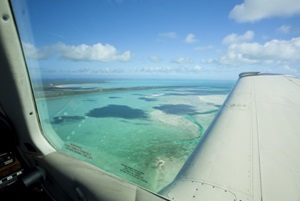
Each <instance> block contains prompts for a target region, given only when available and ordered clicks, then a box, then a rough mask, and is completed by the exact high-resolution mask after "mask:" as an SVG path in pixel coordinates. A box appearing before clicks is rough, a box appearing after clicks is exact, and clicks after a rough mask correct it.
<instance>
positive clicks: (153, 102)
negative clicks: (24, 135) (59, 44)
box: [37, 80, 234, 192]
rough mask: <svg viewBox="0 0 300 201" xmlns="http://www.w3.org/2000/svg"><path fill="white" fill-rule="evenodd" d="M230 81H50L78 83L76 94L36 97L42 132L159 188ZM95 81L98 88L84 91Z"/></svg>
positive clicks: (76, 153)
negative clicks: (83, 83)
mask: <svg viewBox="0 0 300 201" xmlns="http://www.w3.org/2000/svg"><path fill="white" fill-rule="evenodd" d="M233 84H234V83H233V82H228V81H198V80H106V81H105V82H100V83H93V82H87V83H86V84H85V85H82V83H76V81H74V82H73V83H70V81H68V83H67V84H65V85H64V84H63V83H62V82H60V83H59V85H58V86H55V83H54V84H52V85H53V87H58V88H59V90H61V91H60V92H66V91H68V90H74V89H76V91H77V92H76V94H75V95H72V96H70V95H68V96H58V97H52V98H39V99H38V100H37V103H38V110H39V113H40V116H41V122H42V127H43V130H44V134H45V136H46V137H47V138H48V139H49V141H50V142H51V143H52V144H53V145H54V146H55V147H56V148H57V149H59V150H61V151H63V152H66V153H68V154H70V155H72V156H73V157H76V158H79V159H81V160H84V161H87V162H89V163H92V164H94V165H96V166H98V167H100V168H101V169H103V170H105V171H107V172H110V173H112V174H114V175H117V176H119V177H122V178H124V179H126V180H129V181H130V182H133V183H135V184H137V185H140V186H142V187H145V188H147V189H149V190H151V191H154V192H158V191H159V190H160V189H161V188H163V187H164V186H165V185H167V184H168V183H169V182H170V181H172V179H173V178H174V177H175V176H176V174H177V173H178V171H179V170H180V168H181V167H182V165H183V164H184V162H185V161H186V159H187V158H188V156H189V155H190V154H191V152H192V150H193V149H194V147H195V146H196V144H197V143H198V142H199V140H200V139H201V137H202V135H203V134H204V132H205V130H206V129H207V127H208V126H209V124H210V122H211V121H212V120H213V118H214V117H215V115H216V114H217V112H218V110H219V108H220V106H221V105H222V103H223V101H224V100H225V98H226V97H227V95H228V93H229V92H230V90H231V88H232V87H233ZM91 87H93V88H96V89H98V90H97V91H96V92H95V91H94V92H91V93H83V94H81V93H80V90H82V91H84V90H85V89H90V88H91ZM60 94H63V93H60ZM66 94H68V93H66Z"/></svg>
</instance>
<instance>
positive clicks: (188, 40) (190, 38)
mask: <svg viewBox="0 0 300 201" xmlns="http://www.w3.org/2000/svg"><path fill="white" fill-rule="evenodd" d="M184 41H185V42H186V43H195V42H197V41H198V39H197V38H196V36H195V35H194V34H192V33H189V34H188V35H187V36H186V37H185V40H184Z"/></svg>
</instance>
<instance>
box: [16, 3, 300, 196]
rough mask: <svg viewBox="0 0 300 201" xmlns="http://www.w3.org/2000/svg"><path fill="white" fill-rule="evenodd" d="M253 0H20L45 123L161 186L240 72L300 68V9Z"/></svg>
mask: <svg viewBox="0 0 300 201" xmlns="http://www.w3.org/2000/svg"><path fill="white" fill-rule="evenodd" d="M288 1H289V0H287V2H288ZM252 2H253V4H251V6H250V4H249V3H248V1H244V2H243V1H241V2H240V3H237V2H236V1H226V2H225V1H224V2H222V4H221V5H219V4H220V2H219V1H216V0H209V1H208V0H207V1H199V0H187V1H183V0H143V1H142V0H99V1H98V0H97V1H96V0H89V1H77V0H76V1H74V0H72V1H71V0H51V1H47V0H45V1H39V0H30V1H17V0H12V6H13V10H14V14H15V18H16V22H17V26H18V31H19V34H20V39H21V43H22V46H23V50H24V55H25V58H26V63H27V67H28V71H29V74H30V79H31V81H32V86H33V90H34V95H35V100H36V105H37V109H38V113H39V117H40V122H41V128H42V133H43V135H44V136H45V138H46V139H48V141H49V142H50V143H51V144H52V145H53V146H54V147H55V148H56V149H57V150H58V151H61V152H64V153H67V154H69V155H71V156H73V157H75V158H78V159H80V160H83V161H87V162H89V163H91V164H93V165H95V166H97V167H99V168H101V169H103V170H105V171H107V172H109V173H112V174H114V175H116V176H118V177H121V178H123V179H125V180H127V181H129V182H133V183H134V184H136V185H139V186H142V187H145V188H147V189H149V190H151V191H153V192H158V191H159V190H161V189H162V188H163V187H164V186H166V185H167V184H168V183H170V182H171V181H172V180H173V179H174V177H175V176H176V174H177V173H178V171H179V170H180V168H181V167H182V165H183V164H184V163H185V161H186V160H187V158H188V157H189V155H190V154H191V152H192V151H193V149H194V148H195V146H196V145H197V143H198V142H199V141H200V140H201V137H202V136H203V135H204V133H205V131H206V129H207V128H208V126H209V125H210V123H211V121H212V120H213V118H214V117H215V116H216V114H217V112H218V111H219V109H220V108H221V106H222V104H223V102H224V100H225V99H226V97H227V95H228V94H229V92H230V90H231V89H232V87H233V85H234V82H235V80H236V79H237V78H238V74H239V73H240V72H244V71H263V72H270V73H273V72H276V73H284V74H294V75H296V76H299V69H298V68H297V65H296V64H297V62H299V60H300V58H299V55H300V48H299V41H300V38H299V37H298V35H299V29H298V28H299V22H300V19H299V17H298V15H296V14H297V12H298V11H295V12H294V11H293V12H292V9H289V8H293V4H289V3H286V6H282V5H280V6H279V5H277V3H276V2H274V3H272V2H271V3H272V5H274V6H273V7H272V8H270V9H269V10H266V9H264V8H269V7H268V6H264V5H263V4H262V3H260V2H262V1H256V0H255V1H254V0H253V1H252ZM264 2H266V1H264ZM294 7H295V8H297V7H296V6H294ZM256 11H257V12H256ZM258 11H259V12H258ZM261 13H263V14H261ZM298 13H299V12H298ZM278 18H280V19H281V20H278ZM276 19H277V20H276ZM297 27H298V28H297ZM282 50H287V51H282Z"/></svg>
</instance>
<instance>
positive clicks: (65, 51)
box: [23, 43, 131, 62]
mask: <svg viewBox="0 0 300 201" xmlns="http://www.w3.org/2000/svg"><path fill="white" fill-rule="evenodd" d="M23 46H24V51H25V55H26V56H27V57H28V58H31V59H47V58H49V57H51V56H53V55H58V57H59V58H61V59H66V60H73V61H101V62H109V61H128V60H130V59H131V53H130V51H125V52H123V53H119V52H118V51H117V49H116V48H115V47H114V46H112V45H110V44H105V45H102V44H101V43H97V44H94V45H86V44H81V45H78V46H74V45H66V44H64V43H58V44H55V45H52V46H46V47H42V48H36V47H35V46H34V45H32V44H30V43H23Z"/></svg>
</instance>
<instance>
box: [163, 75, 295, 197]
mask: <svg viewBox="0 0 300 201" xmlns="http://www.w3.org/2000/svg"><path fill="white" fill-rule="evenodd" d="M161 193H162V194H163V195H165V196H167V197H168V198H170V199H171V200H185V201H189V200H206V201H210V200H213V201H219V200H222V201H226V200H230V201H256V200H264V201H282V200H285V201H294V200H295V201H299V200H300V80H299V79H297V78H296V77H292V76H285V75H270V74H260V73H242V74H240V78H239V80H238V82H237V84H236V86H235V88H234V89H233V91H232V92H231V94H230V95H229V96H228V98H227V100H226V101H225V103H224V105H223V107H222V109H221V110H220V112H219V113H218V116H217V117H216V118H215V120H214V122H213V123H212V124H211V126H210V128H209V129H208V130H207V132H206V134H205V136H204V137H203V139H202V141H201V142H200V143H199V144H198V146H197V148H196V149H195V151H194V152H193V153H192V155H191V156H190V158H189V160H188V161H187V162H186V163H185V165H184V167H183V168H182V170H181V171H180V172H179V174H178V176H177V177H176V178H175V180H174V181H173V182H172V183H171V184H170V185H169V186H167V187H166V188H165V189H163V190H162V191H161Z"/></svg>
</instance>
